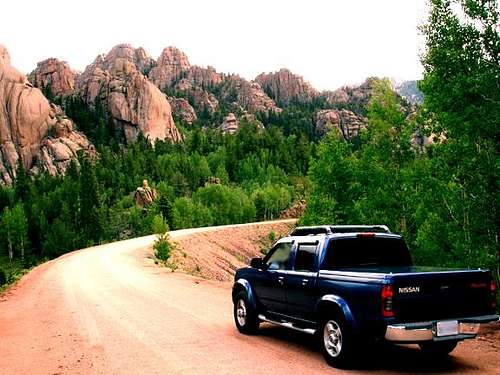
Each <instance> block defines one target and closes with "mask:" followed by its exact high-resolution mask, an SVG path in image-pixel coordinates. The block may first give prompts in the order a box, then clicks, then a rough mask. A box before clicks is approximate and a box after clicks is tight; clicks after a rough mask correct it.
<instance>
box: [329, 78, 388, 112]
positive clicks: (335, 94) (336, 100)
mask: <svg viewBox="0 0 500 375" xmlns="http://www.w3.org/2000/svg"><path fill="white" fill-rule="evenodd" d="M378 81H380V78H376V77H370V78H367V79H366V80H365V82H363V83H362V84H361V85H357V86H344V87H341V88H339V89H337V90H335V91H323V92H322V93H321V97H322V98H323V99H324V100H325V101H326V103H327V104H328V105H330V106H339V105H345V104H348V103H349V104H352V105H357V106H366V105H367V104H368V102H369V101H370V98H371V95H372V91H373V87H374V85H375V84H376V83H377V82H378Z"/></svg>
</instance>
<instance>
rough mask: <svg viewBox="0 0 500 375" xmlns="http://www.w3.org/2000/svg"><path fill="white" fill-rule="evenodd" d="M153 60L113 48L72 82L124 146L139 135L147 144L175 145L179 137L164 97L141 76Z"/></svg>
mask: <svg viewBox="0 0 500 375" xmlns="http://www.w3.org/2000/svg"><path fill="white" fill-rule="evenodd" d="M153 65H154V60H153V59H151V58H150V57H149V56H148V55H147V53H146V52H145V51H144V50H143V49H142V48H137V49H134V48H133V47H132V46H130V45H129V44H120V45H117V46H115V47H114V48H113V49H112V50H111V51H110V52H109V53H108V54H107V55H105V56H103V55H101V56H98V57H97V58H96V59H95V61H94V62H93V63H92V64H91V65H89V66H87V68H86V69H85V71H84V72H83V73H82V74H81V75H80V76H79V77H78V79H77V82H76V89H77V95H79V96H80V97H81V98H82V99H83V100H84V102H85V103H86V104H87V105H89V106H90V107H92V106H95V105H96V104H97V102H98V101H99V103H100V104H102V105H103V107H104V108H105V109H107V111H108V113H109V114H110V115H111V118H112V120H113V122H114V124H115V128H117V129H122V130H123V133H124V136H125V139H126V141H127V142H131V141H134V140H135V139H136V138H137V136H138V134H139V133H142V134H144V136H145V137H147V138H148V139H149V140H150V141H151V142H154V141H155V140H158V139H159V140H165V139H167V140H170V141H172V142H179V141H181V140H182V136H181V134H180V133H179V131H178V130H177V128H176V127H175V123H174V120H173V118H172V111H171V107H170V104H169V103H168V101H167V99H166V97H165V95H164V94H163V93H162V92H161V91H160V90H159V89H158V88H157V87H156V86H155V85H153V84H152V83H151V82H150V81H149V80H148V78H147V77H146V76H145V75H144V73H146V72H147V71H148V70H150V69H152V68H151V67H152V66H153Z"/></svg>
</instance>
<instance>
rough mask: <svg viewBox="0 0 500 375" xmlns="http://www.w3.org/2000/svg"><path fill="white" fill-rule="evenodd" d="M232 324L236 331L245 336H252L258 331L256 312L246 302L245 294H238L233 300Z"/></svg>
mask: <svg viewBox="0 0 500 375" xmlns="http://www.w3.org/2000/svg"><path fill="white" fill-rule="evenodd" d="M233 315H234V323H235V324H236V328H237V329H238V331H240V332H241V333H243V334H245V335H253V334H255V333H257V331H258V330H259V323H260V322H259V318H258V317H257V311H255V309H254V308H253V307H252V305H251V303H250V302H249V301H248V296H247V293H246V292H243V291H241V292H239V293H238V294H237V295H236V298H235V300H234V309H233Z"/></svg>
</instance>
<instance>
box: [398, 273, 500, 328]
mask: <svg viewBox="0 0 500 375" xmlns="http://www.w3.org/2000/svg"><path fill="white" fill-rule="evenodd" d="M490 280H491V277H490V274H489V272H487V271H481V270H477V271H451V272H450V271H448V272H427V273H408V274H395V275H393V276H392V281H393V288H394V297H393V303H394V313H395V317H396V319H397V320H398V321H404V322H422V321H430V320H439V319H450V318H465V317H473V316H481V315H487V314H491V313H493V311H492V308H491V294H490V293H491V292H490Z"/></svg>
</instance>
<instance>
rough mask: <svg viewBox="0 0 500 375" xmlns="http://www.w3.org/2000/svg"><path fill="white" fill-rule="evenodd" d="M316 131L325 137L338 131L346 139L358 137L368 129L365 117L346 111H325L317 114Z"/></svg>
mask: <svg viewBox="0 0 500 375" xmlns="http://www.w3.org/2000/svg"><path fill="white" fill-rule="evenodd" d="M315 123H316V131H317V132H318V134H320V135H325V134H326V133H327V132H329V131H330V130H332V129H337V130H338V131H339V132H340V133H341V134H342V136H343V137H344V138H345V139H351V138H353V137H356V136H357V135H358V134H359V132H360V130H362V129H364V128H365V127H366V120H365V119H364V117H362V116H360V115H357V114H355V113H354V112H351V111H348V110H346V109H341V110H337V109H324V110H320V111H318V112H317V113H316V122H315Z"/></svg>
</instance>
